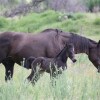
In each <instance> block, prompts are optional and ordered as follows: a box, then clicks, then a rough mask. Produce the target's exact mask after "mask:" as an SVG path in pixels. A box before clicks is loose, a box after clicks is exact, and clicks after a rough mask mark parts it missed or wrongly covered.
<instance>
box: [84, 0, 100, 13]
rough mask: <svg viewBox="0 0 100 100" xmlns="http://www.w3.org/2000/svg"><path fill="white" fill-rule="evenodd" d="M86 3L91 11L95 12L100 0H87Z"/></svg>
mask: <svg viewBox="0 0 100 100" xmlns="http://www.w3.org/2000/svg"><path fill="white" fill-rule="evenodd" d="M85 5H86V6H87V7H88V10H89V11H90V12H93V9H94V7H95V6H100V0H85Z"/></svg>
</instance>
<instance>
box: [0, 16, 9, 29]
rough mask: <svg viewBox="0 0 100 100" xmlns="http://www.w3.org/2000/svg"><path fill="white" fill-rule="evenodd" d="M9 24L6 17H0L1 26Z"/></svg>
mask: <svg viewBox="0 0 100 100" xmlns="http://www.w3.org/2000/svg"><path fill="white" fill-rule="evenodd" d="M7 24H8V21H7V20H6V19H5V18H3V17H0V28H3V27H5V26H7Z"/></svg>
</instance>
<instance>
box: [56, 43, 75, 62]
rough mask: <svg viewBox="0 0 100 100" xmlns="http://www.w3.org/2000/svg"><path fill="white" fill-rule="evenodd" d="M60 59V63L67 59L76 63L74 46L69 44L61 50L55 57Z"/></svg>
mask: <svg viewBox="0 0 100 100" xmlns="http://www.w3.org/2000/svg"><path fill="white" fill-rule="evenodd" d="M56 57H57V58H60V59H61V61H62V62H64V63H66V61H67V58H68V57H69V58H70V59H71V60H72V61H73V62H76V59H75V52H74V45H73V44H71V43H69V44H66V46H65V47H64V48H63V49H62V51H61V52H60V53H59V54H58V55H57V56H56Z"/></svg>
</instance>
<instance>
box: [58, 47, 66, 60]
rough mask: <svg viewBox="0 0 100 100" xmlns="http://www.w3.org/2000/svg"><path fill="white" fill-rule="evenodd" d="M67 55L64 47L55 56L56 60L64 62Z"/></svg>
mask: <svg viewBox="0 0 100 100" xmlns="http://www.w3.org/2000/svg"><path fill="white" fill-rule="evenodd" d="M67 53H68V52H67V47H64V48H63V49H62V50H61V52H60V53H59V54H58V55H57V56H56V58H59V59H61V60H63V61H65V62H66V60H67V56H68V54H67Z"/></svg>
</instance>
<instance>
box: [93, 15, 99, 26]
mask: <svg viewBox="0 0 100 100" xmlns="http://www.w3.org/2000/svg"><path fill="white" fill-rule="evenodd" d="M94 24H95V25H100V17H99V18H96V19H95V20H94Z"/></svg>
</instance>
